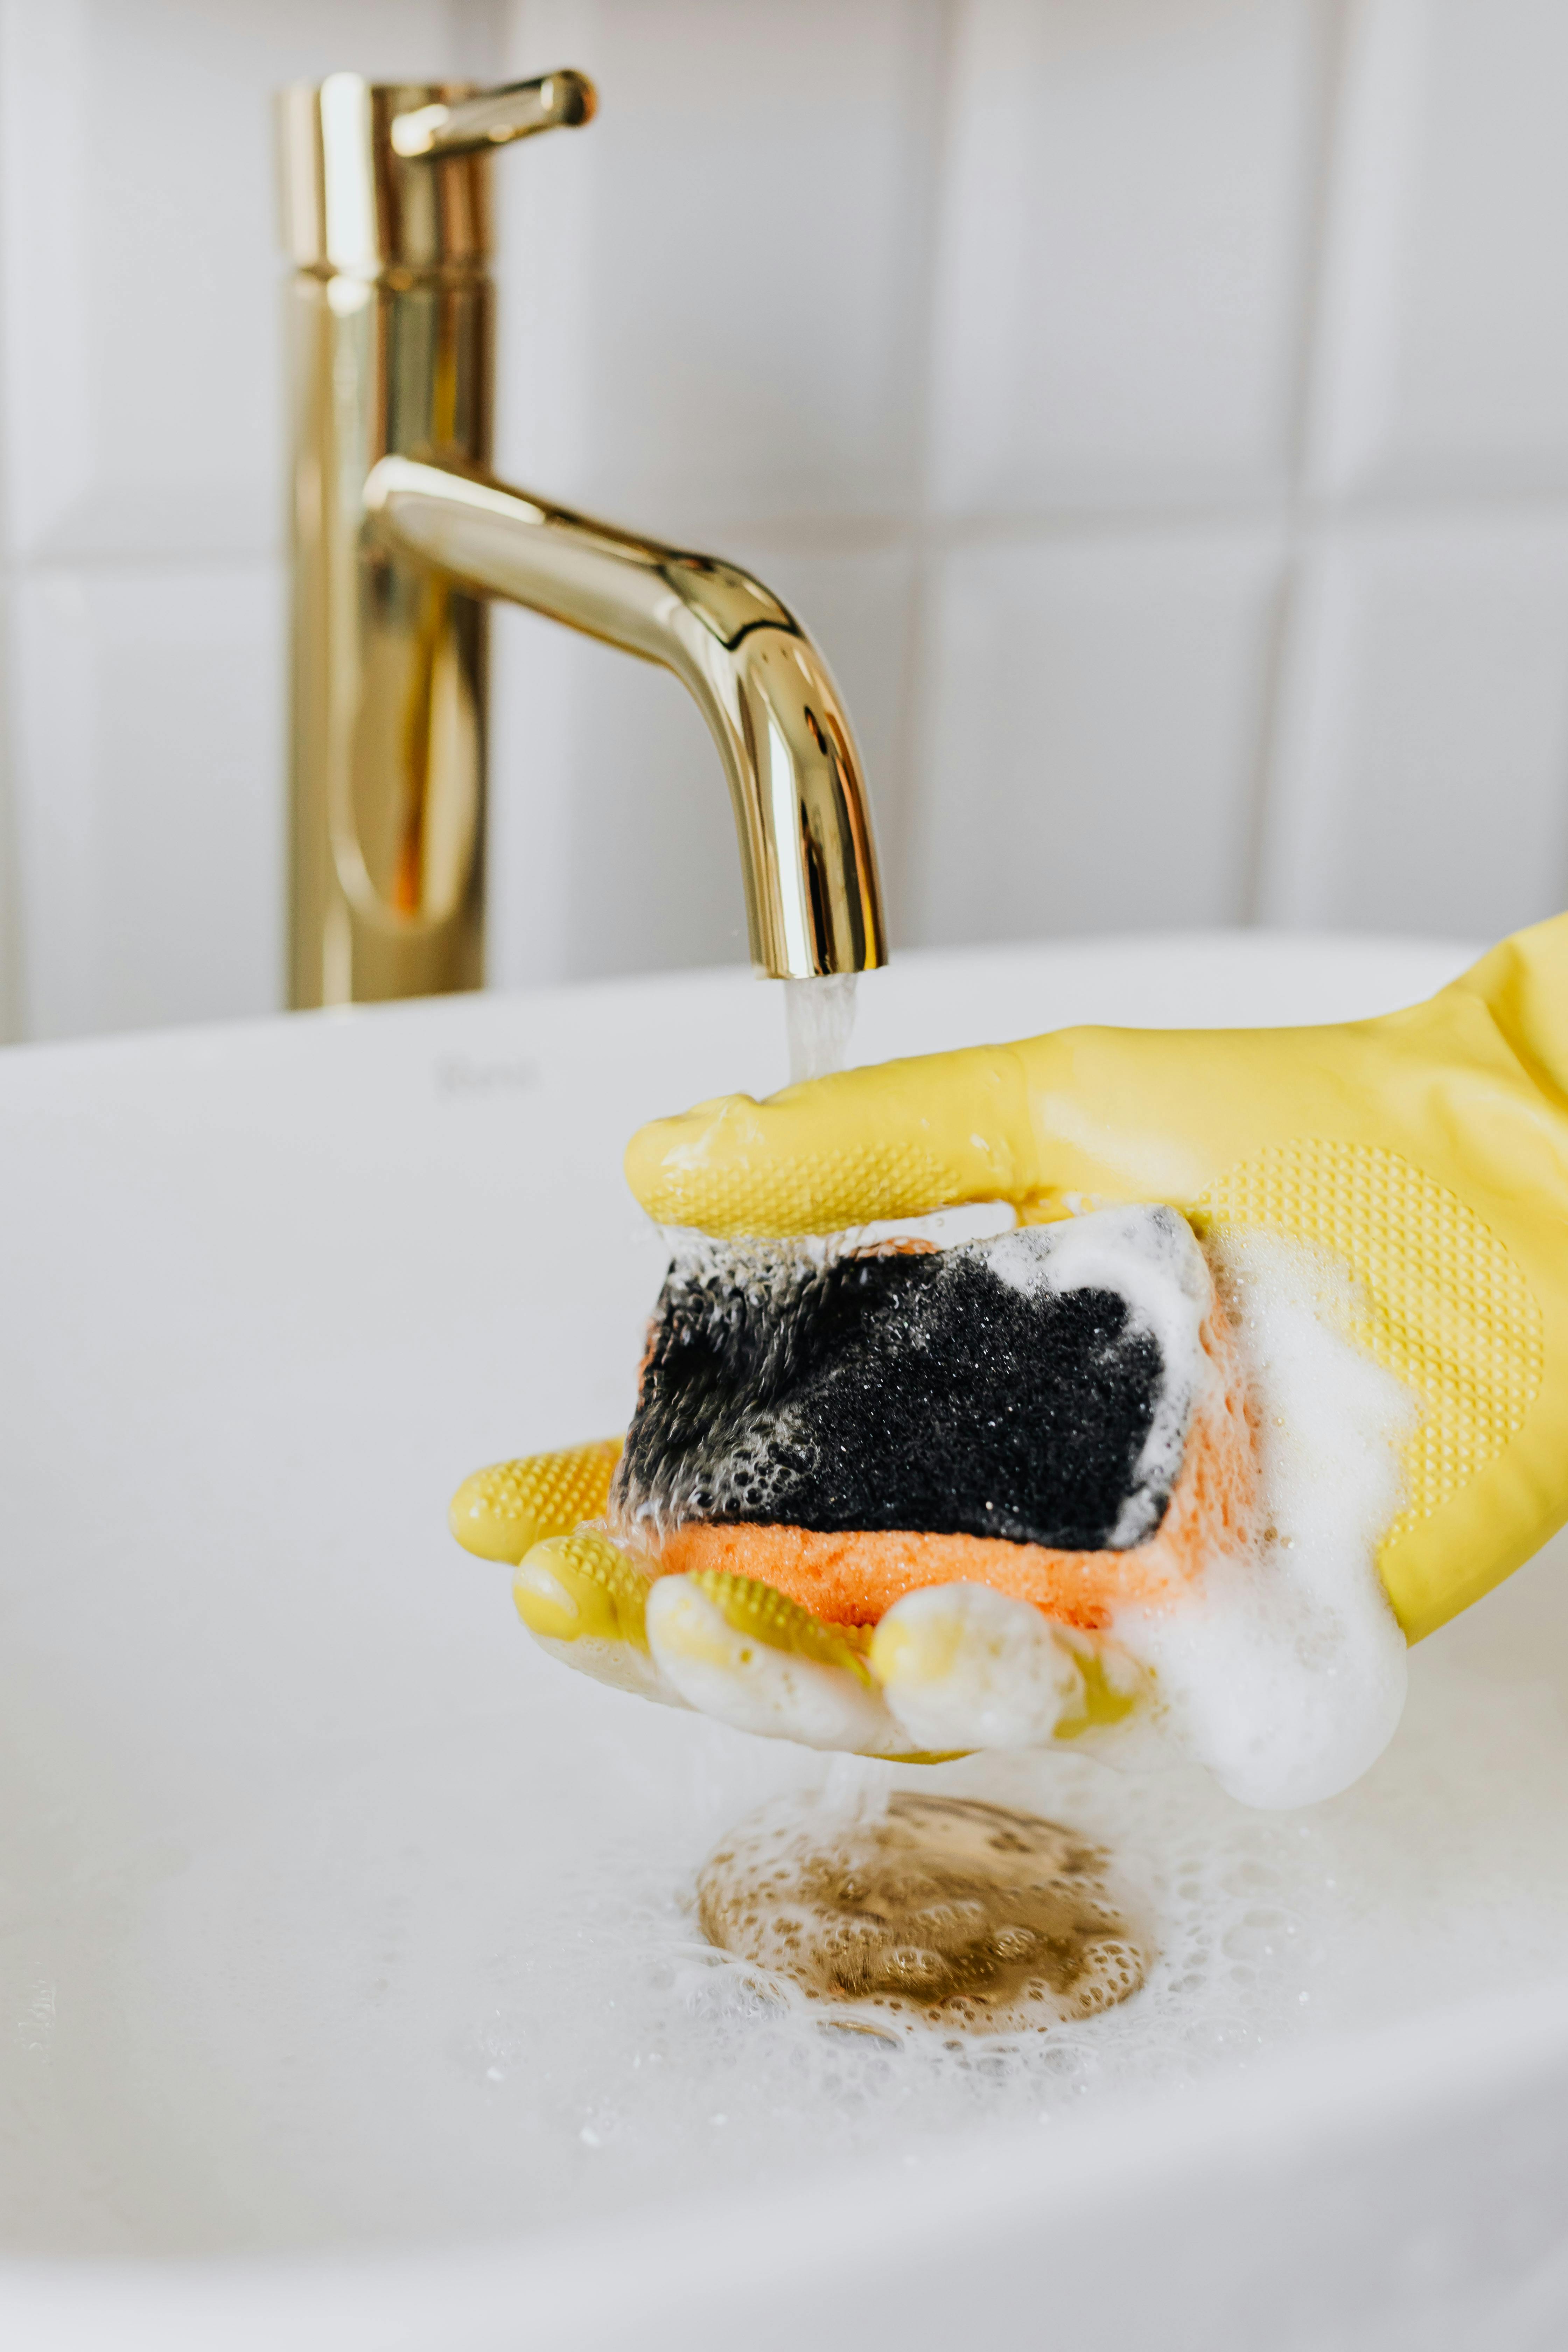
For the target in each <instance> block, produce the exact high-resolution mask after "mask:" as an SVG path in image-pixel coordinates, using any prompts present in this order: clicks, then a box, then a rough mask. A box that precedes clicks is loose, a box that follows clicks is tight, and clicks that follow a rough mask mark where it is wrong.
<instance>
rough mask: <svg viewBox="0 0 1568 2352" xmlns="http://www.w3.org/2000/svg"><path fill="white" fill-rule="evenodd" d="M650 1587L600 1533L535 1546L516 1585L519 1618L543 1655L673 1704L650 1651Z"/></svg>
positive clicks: (553, 1538)
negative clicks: (648, 1635)
mask: <svg viewBox="0 0 1568 2352" xmlns="http://www.w3.org/2000/svg"><path fill="white" fill-rule="evenodd" d="M650 1589H651V1587H650V1580H649V1579H648V1577H647V1574H646V1572H645V1571H644V1570H642V1569H641V1568H640V1567H639V1566H638V1565H637V1561H636V1560H635V1559H632V1558H631V1556H630V1554H629V1553H627V1552H625V1551H623V1550H622V1549H621V1548H620V1546H619V1545H618V1544H616V1543H612V1542H611V1540H610V1538H609V1537H608V1536H606V1535H603V1534H601V1533H600V1532H599V1530H598V1529H597V1528H578V1529H577V1531H576V1533H575V1534H574V1535H569V1536H550V1537H547V1538H545V1540H544V1541H543V1542H542V1543H537V1544H535V1545H533V1546H532V1548H531V1550H530V1551H529V1552H528V1554H527V1556H526V1557H525V1558H524V1559H522V1560H521V1561H520V1562H519V1564H518V1568H517V1572H516V1574H515V1576H514V1577H513V1578H512V1586H511V1591H512V1599H513V1600H514V1601H515V1602H516V1604H517V1613H518V1615H519V1616H520V1617H521V1620H522V1622H523V1623H524V1624H525V1625H526V1626H527V1628H528V1630H529V1632H530V1633H531V1634H532V1635H533V1638H534V1640H535V1641H536V1642H537V1643H539V1645H540V1647H541V1648H542V1649H544V1650H548V1651H549V1652H550V1654H551V1655H552V1657H556V1658H559V1659H560V1660H561V1661H562V1663H563V1664H565V1665H569V1666H575V1667H576V1669H577V1670H578V1672H579V1673H580V1674H586V1675H593V1677H594V1679H595V1682H602V1683H609V1684H611V1685H613V1687H614V1688H615V1689H616V1690H627V1691H635V1692H637V1694H638V1695H639V1696H642V1697H644V1698H665V1699H668V1697H669V1696H670V1694H669V1692H668V1690H667V1689H666V1688H665V1687H664V1686H663V1685H662V1683H661V1681H660V1677H659V1672H658V1665H657V1664H656V1663H655V1661H654V1659H653V1656H652V1654H650V1651H649V1648H648V1638H647V1597H648V1593H649V1591H650Z"/></svg>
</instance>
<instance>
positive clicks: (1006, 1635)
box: [870, 1584, 1135, 1749]
mask: <svg viewBox="0 0 1568 2352" xmlns="http://www.w3.org/2000/svg"><path fill="white" fill-rule="evenodd" d="M870 1664H871V1671H872V1672H873V1674H874V1675H876V1676H877V1679H878V1681H879V1683H880V1685H881V1686H882V1694H883V1696H884V1698H885V1699H886V1701H887V1704H888V1706H889V1710H890V1712H891V1713H892V1714H893V1715H894V1716H895V1717H897V1719H898V1721H899V1722H900V1724H901V1725H902V1726H903V1727H904V1729H905V1731H906V1732H907V1733H908V1735H909V1737H910V1740H911V1741H912V1742H913V1743H914V1744H915V1745H916V1746H917V1747H921V1748H932V1749H937V1748H941V1749H952V1748H1043V1747H1046V1746H1047V1745H1048V1744H1049V1743H1050V1742H1051V1741H1052V1740H1056V1739H1064V1738H1075V1737H1078V1736H1079V1735H1080V1734H1082V1733H1083V1732H1085V1731H1087V1730H1089V1729H1090V1728H1091V1727H1100V1726H1102V1725H1105V1724H1108V1723H1111V1722H1114V1721H1116V1720H1118V1719H1119V1718H1121V1717H1124V1716H1126V1715H1128V1714H1130V1713H1131V1709H1132V1706H1133V1705H1134V1697H1135V1692H1134V1689H1133V1687H1132V1682H1131V1676H1129V1675H1127V1674H1125V1673H1124V1672H1122V1671H1121V1661H1120V1659H1119V1658H1115V1657H1114V1656H1108V1655H1107V1654H1104V1652H1103V1650H1102V1645H1100V1644H1099V1643H1095V1641H1094V1640H1093V1637H1092V1636H1089V1635H1085V1634H1083V1633H1076V1632H1074V1633H1068V1630H1067V1629H1066V1628H1064V1627H1060V1626H1054V1625H1053V1624H1051V1623H1050V1622H1049V1621H1048V1620H1047V1618H1045V1617H1043V1616H1042V1615H1041V1613H1040V1612H1039V1611H1038V1610H1037V1608H1035V1607H1034V1606H1033V1605H1032V1603H1031V1602H1029V1601H1019V1600H1016V1599H1015V1598H1014V1597H1013V1596H1012V1595H1011V1594H1008V1593H1005V1592H997V1591H994V1589H993V1588H992V1587H991V1586H989V1585H984V1584H939V1585H927V1586H925V1587H923V1588H921V1590H919V1591H914V1592H908V1593H906V1594H905V1595H904V1597H903V1599H902V1600H901V1601H895V1603H894V1604H893V1606H892V1608H891V1609H889V1611H888V1612H887V1613H886V1615H885V1616H884V1617H883V1618H882V1620H881V1622H880V1623H879V1625H878V1627H877V1630H876V1633H874V1634H873V1636H872V1638H871V1644H870Z"/></svg>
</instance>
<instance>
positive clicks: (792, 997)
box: [784, 971, 856, 1087]
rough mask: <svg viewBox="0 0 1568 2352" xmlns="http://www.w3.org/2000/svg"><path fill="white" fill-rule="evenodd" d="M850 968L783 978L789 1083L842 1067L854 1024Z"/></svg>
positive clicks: (795, 1084)
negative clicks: (809, 977)
mask: <svg viewBox="0 0 1568 2352" xmlns="http://www.w3.org/2000/svg"><path fill="white" fill-rule="evenodd" d="M855 979H856V975H855V974H854V972H852V971H842V972H838V971H835V972H824V973H823V974H821V975H820V977H818V978H816V979H814V980H786V981H785V982H784V1026H785V1029H786V1032H787V1034H788V1036H789V1082H790V1084H791V1086H792V1087H798V1086H799V1085H800V1084H801V1083H802V1081H803V1080H805V1079H806V1078H826V1077H831V1076H832V1075H833V1073H834V1072H835V1071H836V1070H841V1069H842V1068H843V1067H844V1056H845V1055H846V1054H847V1051H848V1048H849V1033H850V1031H851V1030H852V1029H853V1028H854V1026H855Z"/></svg>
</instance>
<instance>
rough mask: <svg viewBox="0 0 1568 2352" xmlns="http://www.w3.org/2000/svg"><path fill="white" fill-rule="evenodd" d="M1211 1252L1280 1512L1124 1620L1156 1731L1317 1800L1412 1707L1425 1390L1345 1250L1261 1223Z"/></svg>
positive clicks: (1227, 1769) (1227, 1782) (1279, 1796)
mask: <svg viewBox="0 0 1568 2352" xmlns="http://www.w3.org/2000/svg"><path fill="white" fill-rule="evenodd" d="M1207 1255H1208V1256H1209V1259H1210V1263H1211V1265H1213V1267H1214V1269H1215V1277H1216V1287H1217V1290H1218V1293H1219V1297H1220V1299H1221V1303H1222V1306H1223V1307H1224V1309H1225V1313H1226V1322H1227V1325H1228V1328H1229V1330H1230V1334H1231V1337H1232V1340H1233V1343H1234V1345H1235V1347H1236V1349H1237V1354H1238V1355H1239V1357H1240V1359H1241V1361H1242V1364H1243V1367H1244V1369H1245V1373H1246V1377H1247V1390H1248V1394H1249V1398H1250V1401H1251V1405H1252V1409H1253V1412H1254V1414H1255V1416H1256V1438H1257V1444H1258V1455H1259V1469H1260V1473H1261V1481H1260V1485H1261V1498H1262V1503H1263V1512H1262V1522H1263V1523H1262V1525H1261V1527H1260V1528H1258V1530H1257V1532H1256V1535H1255V1536H1254V1538H1253V1540H1252V1541H1251V1542H1249V1543H1248V1544H1247V1545H1246V1546H1245V1547H1242V1548H1239V1549H1237V1550H1236V1551H1235V1552H1233V1553H1231V1554H1228V1555H1227V1554H1226V1553H1223V1552H1221V1553H1218V1554H1216V1555H1215V1557H1213V1558H1212V1559H1210V1560H1209V1562H1208V1564H1207V1566H1206V1568H1205V1573H1204V1575H1203V1577H1202V1578H1201V1579H1200V1580H1198V1581H1197V1582H1196V1583H1195V1584H1194V1588H1193V1589H1192V1590H1191V1591H1190V1592H1188V1593H1186V1594H1184V1595H1183V1596H1182V1598H1181V1600H1180V1601H1179V1602H1177V1603H1174V1604H1173V1605H1170V1606H1165V1607H1162V1606H1158V1605H1155V1606H1150V1605H1148V1604H1142V1603H1132V1604H1130V1605H1128V1606H1126V1607H1124V1608H1123V1609H1121V1610H1120V1611H1119V1612H1117V1615H1116V1617H1115V1619H1114V1621H1113V1625H1112V1632H1113V1634H1114V1637H1115V1639H1116V1640H1117V1642H1119V1643H1121V1645H1122V1647H1124V1648H1125V1649H1126V1650H1127V1651H1128V1652H1130V1653H1131V1655H1132V1656H1133V1657H1134V1658H1136V1659H1137V1660H1138V1661H1139V1662H1140V1664H1142V1665H1144V1666H1145V1667H1147V1668H1148V1669H1149V1670H1150V1672H1151V1673H1152V1675H1153V1676H1154V1679H1155V1684H1156V1686H1157V1689H1158V1691H1159V1693H1160V1703H1159V1706H1158V1708H1157V1710H1156V1716H1155V1722H1154V1725H1153V1728H1154V1729H1155V1730H1156V1732H1157V1733H1158V1735H1159V1737H1160V1738H1161V1739H1162V1740H1163V1742H1165V1743H1166V1744H1168V1745H1169V1747H1170V1748H1172V1749H1173V1751H1174V1752H1175V1753H1177V1754H1180V1755H1183V1756H1185V1757H1189V1758H1191V1759H1194V1761H1196V1762H1200V1763H1202V1764H1204V1765H1205V1766H1206V1767H1207V1769H1209V1770H1210V1771H1211V1772H1212V1773H1213V1774H1214V1775H1215V1779H1216V1780H1218V1781H1219V1783H1220V1785H1221V1787H1222V1788H1224V1789H1226V1790H1228V1791H1229V1792H1230V1794H1231V1795H1232V1796H1235V1797H1238V1798H1239V1799H1240V1800H1241V1801H1242V1802H1243V1803H1245V1804H1249V1805H1262V1806H1288V1805H1305V1804H1313V1803H1316V1802H1318V1801H1320V1800H1321V1799H1322V1798H1324V1797H1330V1796H1332V1795H1334V1794H1336V1793H1337V1791H1338V1790H1342V1789H1344V1788H1348V1787H1349V1786H1350V1784H1351V1783H1352V1781H1353V1780H1357V1779H1359V1778H1360V1776H1361V1774H1362V1773H1363V1772H1364V1771H1365V1770H1366V1769H1367V1767H1368V1766H1369V1765H1370V1764H1371V1763H1373V1760H1374V1759H1376V1758H1377V1757H1378V1756H1379V1755H1381V1754H1382V1752H1383V1750H1384V1748H1385V1747H1386V1746H1387V1744H1388V1742H1389V1740H1390V1739H1391V1738H1393V1736H1394V1730H1395V1728H1396V1727H1397V1726H1398V1722H1399V1717H1400V1714H1401V1711H1402V1709H1403V1707H1404V1705H1405V1680H1406V1654H1405V1636H1404V1634H1403V1633H1401V1632H1400V1630H1399V1626H1398V1624H1397V1623H1396V1622H1395V1620H1394V1612H1393V1610H1392V1609H1391V1608H1390V1606H1389V1603H1388V1600H1387V1596H1386V1595H1385V1593H1384V1589H1383V1585H1382V1583H1381V1581H1380V1580H1379V1578H1378V1574H1377V1569H1376V1552H1377V1546H1378V1543H1379V1540H1380V1538H1381V1537H1382V1535H1383V1533H1384V1529H1385V1528H1387V1527H1388V1525H1389V1523H1390V1521H1391V1520H1392V1519H1393V1517H1394V1514H1395V1512H1396V1511H1397V1510H1398V1508H1399V1506H1400V1503H1401V1501H1402V1500H1403V1494H1402V1488H1401V1481H1400V1471H1399V1458H1398V1448H1399V1445H1400V1444H1401V1443H1402V1441H1403V1440H1404V1439H1405V1436H1406V1435H1407V1434H1408V1433H1409V1430H1410V1426H1411V1422H1412V1419H1413V1416H1414V1412H1415V1402H1414V1400H1413V1399H1412V1398H1411V1396H1410V1394H1409V1391H1407V1390H1405V1388H1404V1387H1403V1386H1402V1385H1401V1384H1400V1382H1399V1381H1395V1380H1394V1378H1393V1376H1392V1375H1391V1374H1390V1373H1387V1372H1384V1371H1383V1370H1380V1368H1379V1367H1378V1366H1377V1365H1375V1364H1374V1363H1373V1362H1372V1361H1371V1360H1369V1359H1368V1358H1367V1357H1366V1356H1365V1355H1363V1353H1362V1352H1361V1351H1360V1350H1359V1349H1357V1348H1356V1347H1355V1346H1354V1344H1353V1343H1352V1340H1351V1339H1350V1338H1349V1337H1348V1336H1347V1333H1348V1330H1349V1328H1350V1325H1351V1320H1352V1310H1353V1305H1354V1301H1353V1296H1352V1291H1351V1286H1350V1283H1349V1279H1348V1277H1347V1276H1345V1275H1343V1274H1342V1272H1341V1271H1340V1269H1339V1268H1338V1267H1337V1266H1336V1265H1334V1264H1333V1262H1332V1261H1331V1260H1330V1259H1328V1258H1327V1257H1326V1256H1324V1255H1321V1254H1320V1253H1318V1252H1315V1251H1312V1250H1310V1249H1307V1248H1305V1247H1303V1246H1301V1245H1300V1244H1295V1243H1290V1242H1286V1241H1282V1240H1279V1238H1278V1237H1276V1236H1274V1235H1271V1234H1258V1233H1236V1232H1229V1233H1221V1234H1216V1235H1215V1236H1214V1237H1212V1238H1211V1239H1210V1241H1209V1244H1208V1246H1207ZM1129 1747H1130V1753H1131V1743H1129ZM1106 1752H1107V1753H1108V1754H1110V1755H1112V1756H1114V1753H1115V1742H1114V1736H1112V1737H1111V1738H1110V1739H1108V1740H1107V1742H1106ZM1143 1752H1147V1748H1146V1745H1145V1748H1144V1750H1143Z"/></svg>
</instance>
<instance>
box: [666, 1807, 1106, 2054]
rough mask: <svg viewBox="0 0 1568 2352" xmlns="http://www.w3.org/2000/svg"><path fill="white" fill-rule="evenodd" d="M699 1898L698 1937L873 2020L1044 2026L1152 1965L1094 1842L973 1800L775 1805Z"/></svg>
mask: <svg viewBox="0 0 1568 2352" xmlns="http://www.w3.org/2000/svg"><path fill="white" fill-rule="evenodd" d="M697 1894H698V1910H699V1916H700V1919H701V1923H702V1931H703V1933H704V1935H705V1936H706V1937H708V1940H709V1942H710V1943H712V1944H717V1945H718V1946H719V1947H720V1948H721V1949H722V1950H724V1951H727V1952H732V1953H734V1954H735V1955H736V1957H737V1958H742V1959H746V1960H750V1961H752V1963H753V1964H754V1965H756V1966H758V1967H760V1968H763V1969H770V1970H772V1971H773V1973H774V1974H776V1975H778V1976H782V1977H786V1978H788V1979H791V1981H792V1982H794V1983H795V1984H797V1985H799V1986H800V1987H801V1988H802V1990H804V1991H805V1993H806V1995H807V1996H808V1998H810V1999H811V2000H819V2001H825V2002H832V2003H834V2004H835V2005H841V2004H846V2003H852V2004H855V2005H856V2006H857V2007H858V2008H860V2009H861V2011H862V2013H865V2011H876V2010H880V2011H883V2012H885V2013H886V2014H887V2016H888V2018H889V2021H892V2020H893V2019H894V2018H900V2017H901V2018H903V2019H904V2020H907V2021H915V2020H919V2021H922V2022H924V2023H926V2024H931V2025H943V2026H948V2027H955V2028H958V2029H960V2030H962V2031H967V2032H983V2033H1017V2032H1029V2031H1039V2032H1043V2031H1045V2030H1046V2029H1047V2028H1048V2027H1049V2026H1051V2025H1054V2024H1058V2023H1061V2022H1062V2021H1065V2020H1068V2019H1070V2018H1081V2017H1089V2016H1091V2015H1092V2014H1093V2013H1094V2011H1097V2010H1101V2009H1110V2008H1111V2007H1113V2006H1114V2004H1115V2003H1116V2002H1117V2001H1120V2000H1126V1999H1127V1997H1128V1995H1129V1994H1130V1993H1133V1992H1136V1991H1137V1990H1138V1988H1139V1986H1140V1985H1141V1984H1142V1981H1143V1978H1144V1974H1145V1972H1146V1970H1147V1968H1148V1965H1149V1959H1150V1950H1149V1947H1148V1943H1147V1940H1146V1938H1145V1937H1144V1936H1143V1935H1142V1932H1141V1931H1140V1930H1139V1929H1138V1928H1137V1927H1134V1926H1133V1925H1131V1922H1130V1920H1129V1918H1128V1916H1127V1912H1126V1907H1125V1906H1124V1904H1123V1902H1122V1900H1121V1897H1120V1896H1119V1895H1118V1893H1117V1891H1116V1887H1115V1885H1114V1881H1113V1878H1112V1874H1111V1871H1110V1860H1109V1857H1108V1856H1107V1854H1106V1853H1105V1851H1104V1849H1103V1848H1102V1847H1100V1846H1097V1845H1093V1844H1091V1843H1089V1841H1088V1840H1087V1839H1085V1838H1082V1837H1079V1835H1078V1833H1077V1832H1075V1831H1073V1830H1068V1829H1062V1828H1060V1827H1058V1824H1057V1823H1056V1822H1046V1821H1040V1820H1038V1819H1037V1818H1036V1817H1035V1816H1034V1815H1032V1814H1029V1813H1016V1812H1012V1811H1008V1810H1006V1809H1005V1807H1003V1806H1001V1805H988V1804H983V1803H981V1802H979V1801H977V1800H974V1799H971V1798H964V1797H926V1796H921V1795H918V1794H917V1793H915V1792H914V1791H913V1790H895V1791H894V1792H893V1793H892V1794H891V1795H890V1796H889V1799H888V1801H887V1804H886V1808H885V1810H883V1811H868V1812H858V1813H845V1812H843V1811H836V1810H834V1809H833V1808H831V1807H829V1806H828V1805H826V1804H825V1803H824V1802H823V1801H822V1800H821V1799H820V1798H809V1799H800V1798H790V1799H787V1800H785V1801H783V1802H781V1803H777V1804H773V1805H769V1806H767V1807H765V1808H764V1809H763V1811H761V1812H760V1813H756V1814H753V1815H752V1818H751V1819H750V1820H749V1821H746V1822H742V1824H741V1825H740V1827H739V1828H738V1829H737V1830H735V1831H734V1832H731V1835H730V1836H729V1837H728V1838H726V1839H725V1841H724V1843H723V1844H722V1845H721V1846H720V1847H719V1848H718V1850H717V1851H716V1852H715V1853H712V1854H710V1857H709V1859H708V1861H707V1862H706V1863H705V1864H703V1867H702V1870H701V1873H700V1876H699V1879H698V1882H697Z"/></svg>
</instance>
